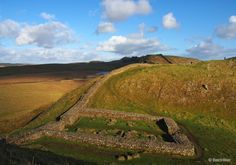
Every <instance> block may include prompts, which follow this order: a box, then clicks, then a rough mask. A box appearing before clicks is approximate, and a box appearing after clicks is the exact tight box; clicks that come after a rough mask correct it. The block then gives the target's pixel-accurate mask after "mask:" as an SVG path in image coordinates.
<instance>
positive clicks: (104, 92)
mask: <svg viewBox="0 0 236 165" xmlns="http://www.w3.org/2000/svg"><path fill="white" fill-rule="evenodd" d="M235 73H236V61H210V62H202V63H198V64H195V65H156V66H153V67H138V68H134V69H130V70H128V71H127V72H124V73H122V74H119V75H116V76H113V77H112V78H110V79H109V80H108V81H107V82H106V83H105V84H104V85H103V86H102V87H101V88H100V89H99V90H98V92H97V93H96V94H95V96H94V97H93V99H92V101H91V103H90V106H91V107H93V108H105V109H113V110H120V111H132V112H138V113H148V114H155V115H163V116H170V117H172V118H174V119H175V120H176V121H177V122H179V123H180V124H183V125H184V126H185V127H186V128H187V129H188V130H189V131H190V132H191V133H192V134H193V135H194V136H195V137H196V139H197V140H198V141H199V143H200V145H201V147H202V148H203V150H204V156H203V157H202V158H201V160H200V161H201V162H202V163H203V162H204V163H208V158H228V159H231V161H235V158H236V140H235V139H236V112H235V110H236V102H235V100H236V76H235ZM163 159H165V160H166V161H171V160H168V158H164V157H163V158H162V160H163ZM184 162H185V161H183V162H182V163H184ZM194 162H195V163H196V162H197V161H193V162H192V163H194ZM172 163H174V162H172Z"/></svg>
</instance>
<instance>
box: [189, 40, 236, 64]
mask: <svg viewBox="0 0 236 165" xmlns="http://www.w3.org/2000/svg"><path fill="white" fill-rule="evenodd" d="M186 51H187V52H188V53H189V55H191V56H194V57H198V58H200V59H204V60H206V59H223V58H224V57H231V56H235V55H236V49H228V48H224V47H223V46H220V45H217V44H215V43H214V42H213V41H212V39H206V40H204V41H201V42H200V43H198V44H196V45H195V46H193V47H192V48H189V49H187V50H186Z"/></svg>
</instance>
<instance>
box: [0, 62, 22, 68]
mask: <svg viewBox="0 0 236 165" xmlns="http://www.w3.org/2000/svg"><path fill="white" fill-rule="evenodd" d="M22 65H25V64H15V63H0V68H3V67H8V66H22Z"/></svg>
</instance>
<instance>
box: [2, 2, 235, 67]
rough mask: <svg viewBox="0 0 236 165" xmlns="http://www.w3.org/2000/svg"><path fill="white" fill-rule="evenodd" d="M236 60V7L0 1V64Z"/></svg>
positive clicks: (158, 3) (230, 4)
mask: <svg viewBox="0 0 236 165" xmlns="http://www.w3.org/2000/svg"><path fill="white" fill-rule="evenodd" d="M151 53H163V54H173V55H179V56H189V57H196V58H200V59H203V60H209V59H223V58H224V57H231V56H236V1H235V0H86V1H85V0H0V63H68V62H79V61H91V60H105V61H109V60H113V59H119V58H121V57H124V56H141V55H145V54H151Z"/></svg>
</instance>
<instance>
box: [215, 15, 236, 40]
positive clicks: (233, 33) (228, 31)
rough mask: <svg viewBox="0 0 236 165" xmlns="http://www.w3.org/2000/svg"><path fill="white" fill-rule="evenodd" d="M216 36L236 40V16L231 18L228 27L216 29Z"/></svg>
mask: <svg viewBox="0 0 236 165" xmlns="http://www.w3.org/2000/svg"><path fill="white" fill-rule="evenodd" d="M215 33H216V35H217V36H218V37H219V38H223V39H235V38H236V16H231V17H230V18H229V22H228V24H227V25H222V26H219V27H217V28H216V30H215Z"/></svg>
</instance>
